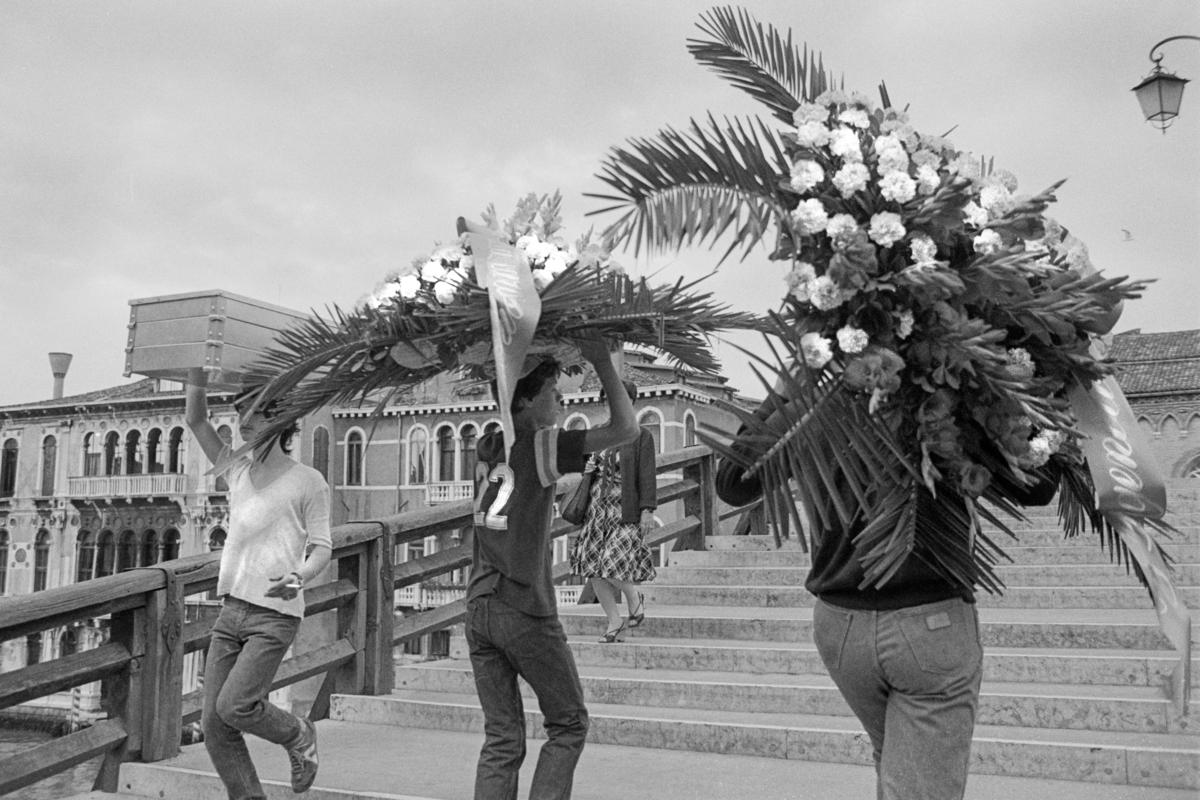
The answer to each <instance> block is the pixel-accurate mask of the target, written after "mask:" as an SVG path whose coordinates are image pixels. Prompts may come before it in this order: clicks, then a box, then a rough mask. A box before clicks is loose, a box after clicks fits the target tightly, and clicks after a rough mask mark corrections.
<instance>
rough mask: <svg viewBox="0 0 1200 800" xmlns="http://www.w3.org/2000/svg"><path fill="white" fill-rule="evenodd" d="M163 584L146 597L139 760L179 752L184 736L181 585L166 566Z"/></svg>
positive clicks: (149, 759) (163, 756)
mask: <svg viewBox="0 0 1200 800" xmlns="http://www.w3.org/2000/svg"><path fill="white" fill-rule="evenodd" d="M160 571H161V572H162V573H163V575H164V576H166V581H167V582H166V586H164V587H163V588H162V589H160V590H159V591H156V592H151V593H150V595H149V596H148V597H147V598H146V613H145V625H146V632H145V642H146V657H145V659H144V660H143V662H142V680H141V684H142V722H141V729H142V748H141V757H142V761H161V760H163V759H164V758H170V757H171V756H174V755H176V754H177V753H178V752H179V742H180V739H181V738H182V736H183V656H184V653H183V635H182V634H183V621H184V619H183V617H184V604H183V584H182V583H180V581H179V580H178V577H177V575H176V574H175V571H174V570H173V569H171V568H169V567H163V568H162V569H161V570H160Z"/></svg>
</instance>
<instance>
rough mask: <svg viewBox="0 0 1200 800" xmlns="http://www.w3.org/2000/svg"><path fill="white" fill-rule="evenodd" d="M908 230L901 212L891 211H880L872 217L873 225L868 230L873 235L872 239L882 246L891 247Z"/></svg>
mask: <svg viewBox="0 0 1200 800" xmlns="http://www.w3.org/2000/svg"><path fill="white" fill-rule="evenodd" d="M905 233H907V231H906V230H905V229H904V223H903V222H902V221H901V219H900V215H899V214H894V213H892V212H891V211H880V212H879V213H878V214H875V215H874V216H872V217H871V227H870V228H869V229H868V231H867V235H868V236H870V237H871V241H873V242H875V244H877V245H879V246H880V247H891V246H892V245H893V244H895V243H896V242H898V241H900V240H901V239H903V238H904V234H905Z"/></svg>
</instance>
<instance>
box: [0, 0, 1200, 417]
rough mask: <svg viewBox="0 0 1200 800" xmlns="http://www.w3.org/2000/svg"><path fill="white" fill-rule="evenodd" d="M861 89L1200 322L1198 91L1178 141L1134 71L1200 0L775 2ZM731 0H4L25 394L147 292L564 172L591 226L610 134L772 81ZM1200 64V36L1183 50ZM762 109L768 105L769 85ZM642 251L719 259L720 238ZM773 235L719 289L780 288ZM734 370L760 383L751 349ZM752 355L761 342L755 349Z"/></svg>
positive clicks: (9, 217) (741, 296)
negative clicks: (714, 9) (727, 55)
mask: <svg viewBox="0 0 1200 800" xmlns="http://www.w3.org/2000/svg"><path fill="white" fill-rule="evenodd" d="M743 5H744V7H746V8H747V9H749V10H750V11H751V12H753V13H754V14H755V15H756V16H757V17H758V18H759V19H760V20H761V21H763V22H770V23H773V24H774V25H776V26H778V27H781V28H788V27H790V28H791V29H792V31H793V33H794V35H795V37H796V39H797V40H799V41H804V42H807V43H808V44H809V45H810V46H811V47H813V48H815V49H818V50H820V51H821V52H822V53H823V54H824V57H825V62H826V64H827V66H829V67H831V68H833V69H834V70H835V71H836V72H837V73H838V74H841V75H844V77H845V82H846V86H847V88H848V89H858V90H862V91H864V92H868V93H871V94H872V95H875V94H876V86H877V85H878V84H879V82H880V81H884V82H886V84H887V86H888V89H889V91H890V93H891V96H892V99H893V101H894V102H895V103H897V104H899V105H905V104H907V105H908V106H909V110H910V114H911V118H912V121H913V123H914V124H915V125H916V127H917V128H918V129H919V130H922V131H927V132H930V133H942V132H945V131H947V130H949V129H951V128H955V130H954V132H953V133H952V134H951V137H950V138H951V140H952V141H953V142H954V143H955V144H956V145H957V146H958V147H960V148H963V149H968V150H972V151H975V152H977V153H979V154H982V155H987V156H992V157H994V158H995V162H996V165H997V166H1000V167H1004V168H1006V169H1009V170H1010V171H1012V172H1013V173H1015V174H1016V175H1017V177H1018V179H1019V180H1020V182H1021V187H1020V189H1021V190H1022V191H1029V192H1035V191H1038V190H1041V189H1043V188H1045V187H1046V186H1048V185H1049V184H1050V183H1052V182H1054V181H1055V180H1058V179H1060V178H1066V179H1067V183H1066V185H1065V186H1064V187H1063V188H1062V189H1061V190H1060V191H1059V203H1058V204H1057V205H1056V206H1054V207H1053V208H1052V209H1051V213H1052V215H1053V216H1055V217H1056V218H1057V219H1059V220H1060V221H1061V222H1062V223H1063V224H1065V225H1066V226H1067V227H1068V228H1070V229H1071V231H1072V232H1073V233H1076V234H1077V235H1079V236H1080V237H1081V238H1083V240H1084V241H1085V242H1086V243H1087V244H1088V246H1089V248H1090V251H1091V255H1092V259H1093V261H1094V262H1095V263H1096V265H1097V266H1098V267H1099V268H1100V269H1101V270H1103V271H1104V272H1105V273H1106V275H1109V276H1119V275H1131V276H1134V277H1137V278H1146V279H1150V278H1153V279H1157V283H1155V284H1154V285H1153V286H1152V287H1151V288H1150V290H1149V292H1148V293H1147V295H1146V297H1145V298H1144V299H1142V300H1141V301H1138V302H1136V303H1132V304H1130V305H1129V306H1128V307H1127V309H1126V312H1125V316H1124V318H1123V320H1122V321H1121V323H1120V325H1119V326H1118V330H1128V329H1131V328H1141V329H1142V330H1144V331H1170V330H1181V329H1188V328H1196V327H1200V311H1198V310H1197V309H1198V306H1200V259H1198V258H1197V254H1198V252H1200V247H1198V245H1200V224H1198V222H1200V188H1198V187H1200V89H1197V88H1195V87H1193V88H1192V89H1190V90H1189V92H1188V93H1185V96H1184V101H1183V111H1182V114H1181V115H1180V118H1179V120H1178V121H1177V123H1176V125H1175V126H1174V127H1173V128H1171V129H1170V131H1169V132H1168V133H1167V135H1166V136H1163V135H1161V134H1160V133H1159V132H1158V131H1157V130H1155V129H1154V128H1152V127H1150V126H1149V125H1148V124H1147V123H1145V122H1144V121H1142V118H1141V115H1140V113H1139V110H1138V107H1137V103H1136V100H1135V98H1134V96H1133V94H1132V93H1131V92H1130V91H1129V89H1130V88H1131V87H1132V86H1133V85H1134V84H1135V83H1137V82H1138V81H1139V80H1140V79H1141V78H1142V77H1143V76H1144V75H1146V73H1148V72H1149V70H1150V67H1151V64H1150V62H1149V60H1148V58H1147V53H1148V51H1149V49H1150V46H1151V45H1153V44H1154V43H1155V42H1157V41H1159V40H1160V39H1163V38H1166V37H1168V36H1172V35H1177V34H1198V35H1200V4H1198V3H1197V2H1196V0H1155V1H1154V2H1145V3H1131V2H1128V0H1070V1H1058V0H998V1H997V2H991V3H983V2H962V1H961V0H946V1H945V2H943V1H942V0H907V1H903V0H886V1H884V0H881V1H880V2H866V1H865V0H839V2H803V1H802V0H778V1H775V0H747V2H745V3H744V4H743ZM708 7H709V4H706V3H695V2H673V1H670V0H654V1H653V2H646V1H645V0H625V1H623V2H603V1H602V0H586V1H582V2H575V1H573V0H565V1H564V0H558V1H557V2H534V1H533V0H511V1H506V0H489V2H455V1H454V0H441V2H419V3H418V2H354V3H347V2H344V1H343V0H337V2H293V1H289V2H247V0H238V1H237V2H195V3H162V2H158V0H155V1H154V2H112V1H111V0H105V1H103V2H101V1H96V2H74V3H65V2H52V1H48V0H0V320H2V325H3V331H4V335H3V337H2V339H0V341H2V342H3V344H2V345H0V348H2V350H0V354H2V355H3V359H2V361H0V363H2V364H3V373H2V374H0V405H3V404H13V403H23V402H31V401H37V400H42V399H47V398H48V397H50V394H51V387H52V381H51V377H50V371H49V366H48V361H47V357H46V354H47V353H48V352H50V351H66V352H70V353H73V354H74V355H75V359H74V363H73V364H72V366H71V369H70V373H69V375H68V377H67V380H66V391H67V393H68V394H76V393H81V392H86V391H91V390H94V389H99V388H104V387H107V386H115V385H118V384H123V383H125V382H127V381H129V380H135V379H136V376H134V377H132V378H125V377H123V375H122V370H123V368H124V346H125V339H126V333H127V332H126V323H127V321H128V316H129V307H128V301H129V299H130V298H137V297H146V296H151V295H161V294H174V293H179V292H189V291H198V290H205V289H224V290H227V291H230V292H234V293H237V294H242V295H248V296H250V297H255V298H259V299H261V300H266V301H268V302H271V303H274V304H278V305H283V306H287V307H291V308H296V309H301V310H306V309H310V308H314V307H317V308H320V307H323V306H324V305H325V304H327V303H337V304H340V305H349V304H352V303H354V302H355V301H356V300H357V299H359V298H360V297H361V296H362V295H363V294H364V293H366V292H368V291H369V290H371V289H372V288H373V287H374V285H375V284H376V283H377V282H378V281H379V280H380V279H381V278H382V276H383V275H384V274H385V273H387V272H388V271H389V270H391V269H395V268H397V267H400V266H402V265H405V264H407V263H409V262H410V261H411V259H412V258H413V257H414V256H417V255H422V254H424V253H426V252H428V250H429V248H430V247H431V246H432V245H434V244H435V243H437V242H439V241H447V240H450V239H452V238H453V236H454V220H455V218H456V217H457V216H459V215H467V216H471V215H476V216H478V214H479V212H481V211H482V210H483V209H484V208H485V207H486V206H487V204H488V203H491V202H494V203H495V204H496V205H497V207H498V209H499V210H500V211H501V212H502V213H503V212H505V211H507V210H510V209H511V206H512V204H513V203H514V201H515V200H516V199H517V197H519V196H520V195H522V194H524V193H526V192H529V191H537V192H551V191H553V190H554V189H556V188H557V189H561V190H562V192H563V194H564V196H565V199H566V212H567V221H568V226H569V228H568V233H569V234H570V235H571V236H572V237H574V236H575V235H576V234H578V233H580V232H582V230H583V229H584V228H586V227H587V226H588V225H589V224H600V225H602V224H603V222H604V218H603V217H601V218H600V219H599V220H598V221H597V220H595V219H593V220H588V219H585V213H586V212H588V211H591V210H594V209H596V208H597V207H598V203H597V201H595V200H590V199H588V198H585V197H584V196H583V195H584V193H585V192H588V191H598V190H602V189H603V186H602V184H600V182H599V181H598V180H597V179H595V177H594V175H595V173H596V171H597V169H598V166H599V164H600V162H601V159H602V157H603V155H604V153H605V152H606V150H607V149H608V148H610V147H612V146H614V145H619V144H621V143H623V142H624V141H625V139H627V138H628V137H633V136H650V135H653V134H654V133H655V132H656V131H658V130H659V129H660V128H661V127H663V126H665V125H675V126H684V125H686V124H687V122H688V120H689V118H692V117H696V118H701V117H703V116H704V115H705V114H706V113H707V112H709V111H713V112H715V113H716V114H717V115H724V114H731V115H744V114H759V113H760V112H759V110H758V109H759V106H757V104H755V103H754V102H753V101H752V100H750V99H748V98H745V97H744V96H743V95H742V94H741V93H740V92H738V91H737V90H735V89H733V88H732V87H730V86H729V85H728V84H726V83H725V82H723V81H722V80H720V79H719V78H717V77H716V76H714V75H712V74H710V73H708V72H707V71H706V70H705V69H704V68H702V67H701V66H700V65H699V64H697V63H696V62H695V61H693V60H692V59H691V57H690V56H689V55H688V53H687V50H686V45H685V42H686V39H687V38H688V37H689V36H692V35H693V34H694V33H695V27H694V24H695V22H696V20H697V19H698V16H699V14H700V12H702V11H704V10H705V9H707V8H708ZM1164 53H1165V59H1164V62H1163V64H1164V66H1165V67H1167V68H1168V69H1171V70H1173V71H1176V72H1178V73H1180V74H1181V75H1182V76H1184V77H1191V78H1200V43H1197V42H1194V41H1181V42H1177V43H1172V44H1168V45H1167V46H1166V48H1165V49H1164ZM761 115H762V116H763V117H764V118H765V117H767V116H768V115H767V113H766V111H765V110H764V111H763V112H762V113H761ZM623 261H624V262H625V263H626V264H627V265H628V266H629V267H630V268H631V270H633V271H636V272H641V273H643V274H644V273H648V272H654V271H660V275H661V276H662V277H663V278H664V279H665V278H673V277H675V276H677V275H679V274H686V275H699V274H702V273H704V272H706V271H708V270H709V269H711V267H712V265H713V264H714V263H715V261H716V257H715V255H714V254H712V253H710V252H708V251H697V250H692V251H685V252H684V253H681V254H679V255H677V256H674V255H673V256H668V257H656V258H654V259H653V260H647V259H645V258H642V259H640V260H637V261H635V260H634V259H633V258H632V256H627V257H626V258H624V259H623ZM784 269H785V268H784V267H783V266H782V265H779V264H774V263H771V262H768V261H767V260H766V257H765V251H764V252H760V253H757V254H755V255H752V256H751V257H750V258H749V259H747V260H746V261H744V262H740V263H739V262H730V263H727V264H726V265H725V266H723V267H722V269H721V271H720V272H719V273H718V275H717V276H716V278H715V279H714V280H713V281H712V283H711V286H712V288H713V290H714V291H716V292H717V293H718V295H719V296H720V297H721V298H722V299H725V300H726V301H728V302H730V303H732V304H734V305H735V307H738V308H742V309H746V310H756V311H763V310H765V309H767V308H774V307H776V306H777V305H778V302H779V299H780V297H781V296H782V294H783V291H784V285H783V283H782V276H783V273H784ZM718 355H720V356H722V357H723V358H725V359H726V361H727V363H728V369H727V374H728V375H729V376H730V378H731V379H732V381H733V383H734V384H735V385H737V386H739V387H740V388H742V389H743V390H744V391H746V392H747V393H749V394H751V395H755V394H758V395H761V390H760V388H759V387H757V386H756V385H755V383H754V382H753V379H752V378H751V377H750V375H749V373H748V371H747V370H746V368H745V366H744V358H742V357H740V354H738V353H737V352H736V351H734V350H733V349H732V348H730V347H728V346H721V347H719V348H718ZM739 362H742V364H741V365H739Z"/></svg>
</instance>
